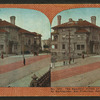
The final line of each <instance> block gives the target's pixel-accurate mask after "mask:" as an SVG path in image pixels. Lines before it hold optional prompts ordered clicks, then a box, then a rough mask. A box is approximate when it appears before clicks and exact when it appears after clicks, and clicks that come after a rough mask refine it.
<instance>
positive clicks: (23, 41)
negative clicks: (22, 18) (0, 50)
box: [22, 35, 24, 59]
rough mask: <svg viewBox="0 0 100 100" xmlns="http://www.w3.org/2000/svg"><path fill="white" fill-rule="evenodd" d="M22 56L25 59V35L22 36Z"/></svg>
mask: <svg viewBox="0 0 100 100" xmlns="http://www.w3.org/2000/svg"><path fill="white" fill-rule="evenodd" d="M22 55H23V59H24V35H22Z"/></svg>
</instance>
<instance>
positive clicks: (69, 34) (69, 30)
mask: <svg viewBox="0 0 100 100" xmlns="http://www.w3.org/2000/svg"><path fill="white" fill-rule="evenodd" d="M70 31H71V30H68V32H69V35H68V36H69V38H68V39H69V64H70V58H71V55H70Z"/></svg>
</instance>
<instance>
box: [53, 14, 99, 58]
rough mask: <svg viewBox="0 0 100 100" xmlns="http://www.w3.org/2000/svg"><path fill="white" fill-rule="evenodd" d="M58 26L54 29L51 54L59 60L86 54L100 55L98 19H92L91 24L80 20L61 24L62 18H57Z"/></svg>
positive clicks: (93, 17) (70, 19)
mask: <svg viewBox="0 0 100 100" xmlns="http://www.w3.org/2000/svg"><path fill="white" fill-rule="evenodd" d="M57 18H58V19H57V20H58V25H57V26H54V27H52V29H53V30H54V31H53V32H52V33H51V38H52V42H51V45H52V46H51V47H52V49H51V52H52V54H53V55H55V56H56V57H57V58H58V59H63V58H64V57H66V58H68V57H71V56H73V55H74V56H77V55H79V54H82V52H84V53H87V54H88V53H96V54H100V27H99V26H97V25H96V17H95V16H92V17H91V23H90V22H88V21H86V20H83V19H79V20H78V21H74V20H73V19H72V18H69V21H68V22H66V23H63V24H61V16H60V15H58V16H57Z"/></svg>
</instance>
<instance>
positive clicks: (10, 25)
mask: <svg viewBox="0 0 100 100" xmlns="http://www.w3.org/2000/svg"><path fill="white" fill-rule="evenodd" d="M15 19H16V17H15V16H11V17H10V21H11V22H7V21H5V20H2V19H0V52H4V53H7V54H12V53H16V54H21V53H22V52H23V51H24V52H30V53H31V52H34V51H36V50H37V51H39V50H40V49H41V35H40V34H38V33H36V32H29V31H27V30H25V29H22V28H20V27H18V26H16V25H15Z"/></svg>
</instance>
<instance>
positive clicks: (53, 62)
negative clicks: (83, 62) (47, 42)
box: [50, 53, 85, 68]
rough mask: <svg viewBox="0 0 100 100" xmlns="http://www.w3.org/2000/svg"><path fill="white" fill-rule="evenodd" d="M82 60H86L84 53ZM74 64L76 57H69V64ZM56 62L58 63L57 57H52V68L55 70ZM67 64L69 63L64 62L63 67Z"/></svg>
mask: <svg viewBox="0 0 100 100" xmlns="http://www.w3.org/2000/svg"><path fill="white" fill-rule="evenodd" d="M82 58H83V59H84V58H85V56H84V53H82ZM72 61H73V62H74V57H69V64H70V63H71V62H72ZM55 62H56V59H55V57H54V56H52V57H51V66H50V67H51V68H54V67H55ZM66 64H67V61H66V60H63V65H66Z"/></svg>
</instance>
